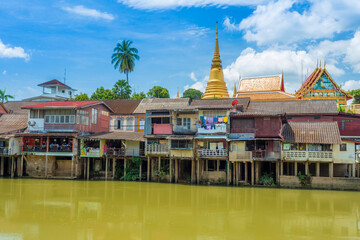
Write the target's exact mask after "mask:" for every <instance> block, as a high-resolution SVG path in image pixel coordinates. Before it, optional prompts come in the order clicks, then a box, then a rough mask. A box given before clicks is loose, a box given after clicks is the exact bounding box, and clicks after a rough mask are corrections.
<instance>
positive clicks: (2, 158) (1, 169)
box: [0, 157, 4, 176]
mask: <svg viewBox="0 0 360 240" xmlns="http://www.w3.org/2000/svg"><path fill="white" fill-rule="evenodd" d="M0 175H1V176H4V157H1V164H0Z"/></svg>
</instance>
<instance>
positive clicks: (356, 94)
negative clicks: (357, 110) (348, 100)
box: [350, 89, 360, 104]
mask: <svg viewBox="0 0 360 240" xmlns="http://www.w3.org/2000/svg"><path fill="white" fill-rule="evenodd" d="M350 95H351V96H352V97H353V98H354V99H353V102H352V104H359V103H360V89H355V90H351V91H350Z"/></svg>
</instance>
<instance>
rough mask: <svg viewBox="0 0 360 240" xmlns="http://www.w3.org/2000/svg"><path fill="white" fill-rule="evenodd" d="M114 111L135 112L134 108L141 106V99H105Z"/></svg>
mask: <svg viewBox="0 0 360 240" xmlns="http://www.w3.org/2000/svg"><path fill="white" fill-rule="evenodd" d="M104 102H105V104H106V105H108V106H109V107H110V108H111V109H112V110H113V111H114V113H113V114H124V115H127V114H133V113H134V110H135V109H136V108H137V107H138V106H139V104H140V102H141V100H132V99H119V100H104Z"/></svg>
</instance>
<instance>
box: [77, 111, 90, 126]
mask: <svg viewBox="0 0 360 240" xmlns="http://www.w3.org/2000/svg"><path fill="white" fill-rule="evenodd" d="M79 112H80V124H84V125H88V124H89V112H87V111H84V110H80V111H79Z"/></svg>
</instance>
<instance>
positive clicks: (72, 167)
mask: <svg viewBox="0 0 360 240" xmlns="http://www.w3.org/2000/svg"><path fill="white" fill-rule="evenodd" d="M74 159H75V156H72V158H71V169H70V177H71V178H72V177H73V176H74Z"/></svg>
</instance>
